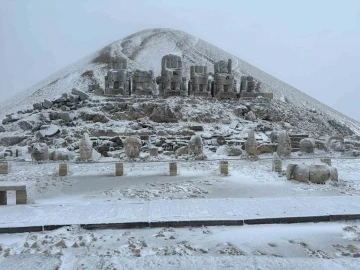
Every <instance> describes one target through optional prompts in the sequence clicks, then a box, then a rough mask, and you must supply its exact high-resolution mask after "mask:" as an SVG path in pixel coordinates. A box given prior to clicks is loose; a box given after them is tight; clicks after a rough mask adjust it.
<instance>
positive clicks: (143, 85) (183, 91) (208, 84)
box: [89, 54, 260, 99]
mask: <svg viewBox="0 0 360 270" xmlns="http://www.w3.org/2000/svg"><path fill="white" fill-rule="evenodd" d="M127 68H128V67H127V59H126V58H123V57H117V58H115V60H114V62H113V63H112V66H111V69H110V70H109V71H108V73H107V75H106V76H105V90H104V92H103V94H105V95H124V96H130V95H140V96H151V95H154V94H155V92H156V89H157V88H156V84H157V85H158V93H157V94H158V95H159V96H162V97H171V96H180V97H184V96H196V97H215V98H219V99H232V98H236V97H238V93H237V90H236V84H237V81H236V80H235V77H234V75H233V74H232V61H231V59H229V60H228V61H227V62H226V61H223V60H222V61H219V62H216V63H215V64H214V73H213V74H212V73H209V72H208V71H207V67H206V66H191V67H190V80H189V81H188V82H187V79H186V77H185V76H184V70H183V62H182V59H181V57H180V56H178V55H173V54H169V55H165V56H164V57H163V58H162V59H161V75H160V76H158V77H156V78H154V74H153V71H142V70H136V71H134V72H133V73H131V72H129V71H128V69H127ZM99 88H100V86H99V85H98V84H92V85H89V91H96V90H97V89H99ZM259 88H260V83H259V82H257V81H256V80H254V79H253V78H252V77H251V76H242V77H241V81H240V93H241V92H256V91H257V92H258V91H259Z"/></svg>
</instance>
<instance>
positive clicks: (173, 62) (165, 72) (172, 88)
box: [156, 54, 187, 98]
mask: <svg viewBox="0 0 360 270" xmlns="http://www.w3.org/2000/svg"><path fill="white" fill-rule="evenodd" d="M156 83H157V84H158V85H159V94H160V96H163V97H165V98H166V97H173V96H178V97H183V96H186V94H187V93H186V78H185V77H183V63H182V60H181V57H180V56H177V55H173V54H168V55H165V56H163V58H162V59H161V76H159V77H157V78H156Z"/></svg>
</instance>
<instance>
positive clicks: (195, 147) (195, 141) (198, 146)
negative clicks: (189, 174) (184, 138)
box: [188, 135, 203, 156]
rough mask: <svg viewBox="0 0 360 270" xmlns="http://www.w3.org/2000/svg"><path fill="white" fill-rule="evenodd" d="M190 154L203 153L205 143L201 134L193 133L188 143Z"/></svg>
mask: <svg viewBox="0 0 360 270" xmlns="http://www.w3.org/2000/svg"><path fill="white" fill-rule="evenodd" d="M188 148H189V155H195V156H200V155H202V154H203V143H202V139H201V137H200V136H199V135H193V136H191V138H190V141H189V143H188Z"/></svg>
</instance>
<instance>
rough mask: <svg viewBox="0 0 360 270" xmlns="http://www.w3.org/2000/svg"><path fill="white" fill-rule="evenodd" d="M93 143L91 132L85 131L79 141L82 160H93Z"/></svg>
mask: <svg viewBox="0 0 360 270" xmlns="http://www.w3.org/2000/svg"><path fill="white" fill-rule="evenodd" d="M92 145H93V143H92V141H91V140H90V138H89V134H87V133H84V134H83V137H82V138H81V139H80V142H79V154H80V160H82V161H89V160H92V154H93V147H92Z"/></svg>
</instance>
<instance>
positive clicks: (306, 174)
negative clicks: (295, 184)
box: [293, 164, 310, 182]
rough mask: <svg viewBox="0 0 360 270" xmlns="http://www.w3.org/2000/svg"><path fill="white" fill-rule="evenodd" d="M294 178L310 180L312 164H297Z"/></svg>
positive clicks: (302, 180) (303, 180)
mask: <svg viewBox="0 0 360 270" xmlns="http://www.w3.org/2000/svg"><path fill="white" fill-rule="evenodd" d="M293 178H294V179H295V180H296V181H299V182H307V181H309V178H310V166H309V165H307V164H297V165H296V167H295V169H294V172H293Z"/></svg>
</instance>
